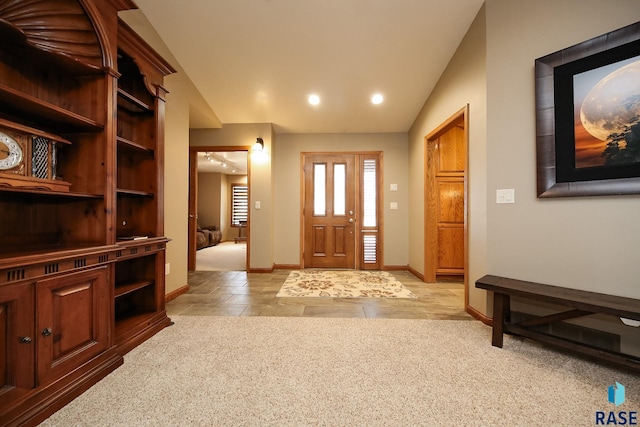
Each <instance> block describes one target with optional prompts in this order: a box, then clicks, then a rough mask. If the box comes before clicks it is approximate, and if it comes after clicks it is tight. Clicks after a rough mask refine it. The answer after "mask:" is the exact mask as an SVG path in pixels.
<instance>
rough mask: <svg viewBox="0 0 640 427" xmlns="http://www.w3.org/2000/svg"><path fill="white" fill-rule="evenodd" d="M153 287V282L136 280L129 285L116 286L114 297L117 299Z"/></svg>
mask: <svg viewBox="0 0 640 427" xmlns="http://www.w3.org/2000/svg"><path fill="white" fill-rule="evenodd" d="M154 285H155V282H154V281H153V280H138V281H135V282H130V283H123V284H116V288H115V297H116V298H118V297H121V296H123V295H126V294H128V293H131V292H134V291H137V290H138V289H142V288H144V287H147V286H154Z"/></svg>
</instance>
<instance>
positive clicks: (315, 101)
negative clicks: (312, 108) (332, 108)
mask: <svg viewBox="0 0 640 427" xmlns="http://www.w3.org/2000/svg"><path fill="white" fill-rule="evenodd" d="M309 104H311V105H318V104H320V97H319V96H318V95H316V94H313V95H309Z"/></svg>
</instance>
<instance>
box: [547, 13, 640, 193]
mask: <svg viewBox="0 0 640 427" xmlns="http://www.w3.org/2000/svg"><path fill="white" fill-rule="evenodd" d="M612 82H615V84H613V83H612ZM620 88H622V89H620ZM621 94H622V95H621ZM622 96H624V98H623V97H622ZM535 101H536V162H537V171H536V172H537V196H538V197H539V198H550V197H578V196H603V195H628V194H640V22H638V23H635V24H631V25H629V26H626V27H623V28H621V29H618V30H615V31H612V32H610V33H607V34H603V35H601V36H599V37H595V38H593V39H590V40H587V41H584V42H582V43H579V44H577V45H574V46H571V47H568V48H566V49H562V50H560V51H557V52H554V53H552V54H549V55H546V56H544V57H541V58H538V59H536V60H535ZM636 144H637V145H636ZM636 149H637V150H636Z"/></svg>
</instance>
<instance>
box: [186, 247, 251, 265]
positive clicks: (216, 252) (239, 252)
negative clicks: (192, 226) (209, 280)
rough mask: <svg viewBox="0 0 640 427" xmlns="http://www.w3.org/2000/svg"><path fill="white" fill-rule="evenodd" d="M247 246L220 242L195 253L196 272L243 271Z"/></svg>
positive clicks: (245, 263)
mask: <svg viewBox="0 0 640 427" xmlns="http://www.w3.org/2000/svg"><path fill="white" fill-rule="evenodd" d="M246 269H247V244H246V243H234V242H222V243H218V244H217V245H215V246H210V247H208V248H204V249H200V250H199V251H197V252H196V271H244V270H246Z"/></svg>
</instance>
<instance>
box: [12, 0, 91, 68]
mask: <svg viewBox="0 0 640 427" xmlns="http://www.w3.org/2000/svg"><path fill="white" fill-rule="evenodd" d="M12 28H13V34H12V36H11V37H10V40H11V41H9V43H12V42H19V41H22V42H23V43H26V44H28V45H30V46H32V47H34V48H37V49H40V50H43V51H46V52H51V53H55V54H58V55H63V56H65V57H68V58H71V59H73V60H76V61H79V62H81V63H83V64H86V65H89V66H92V67H95V68H102V65H103V61H102V56H103V55H102V48H101V45H100V41H99V39H98V35H97V33H96V30H95V28H94V26H93V24H92V22H91V20H90V19H89V16H88V15H87V13H86V11H85V9H84V8H83V7H82V5H81V4H80V3H79V2H78V1H77V0H54V1H51V0H26V1H25V0H0V29H2V30H4V31H0V32H2V33H4V32H11V29H12ZM6 42H7V41H6V40H5V43H6Z"/></svg>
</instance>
